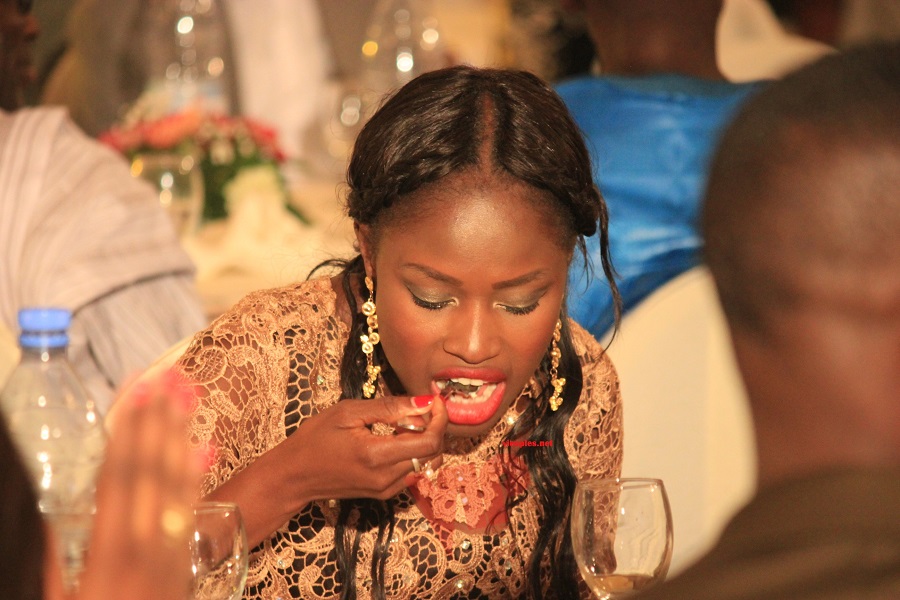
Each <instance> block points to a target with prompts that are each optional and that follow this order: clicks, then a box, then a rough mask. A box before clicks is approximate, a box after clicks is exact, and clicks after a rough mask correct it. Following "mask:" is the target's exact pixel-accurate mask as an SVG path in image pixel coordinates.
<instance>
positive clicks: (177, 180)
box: [131, 152, 204, 238]
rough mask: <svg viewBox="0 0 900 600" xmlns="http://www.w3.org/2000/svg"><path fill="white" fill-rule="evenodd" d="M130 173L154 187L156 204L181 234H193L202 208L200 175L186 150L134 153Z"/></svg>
mask: <svg viewBox="0 0 900 600" xmlns="http://www.w3.org/2000/svg"><path fill="white" fill-rule="evenodd" d="M131 174H132V175H134V176H135V177H141V178H143V179H146V180H147V181H149V182H150V183H152V184H153V185H154V186H155V187H156V191H157V194H158V197H159V203H160V205H161V206H162V207H163V208H165V209H166V212H168V213H169V216H170V217H171V219H172V223H173V224H174V225H175V231H177V232H178V235H179V236H180V237H181V238H187V237H190V236H191V235H193V234H194V233H195V232H196V230H197V227H198V225H199V223H200V216H201V214H202V212H203V195H204V191H203V177H202V176H201V174H200V167H199V165H197V164H196V160H195V159H194V157H193V156H191V155H190V154H179V153H177V152H171V153H169V152H147V153H143V154H139V155H137V156H135V157H134V159H133V160H132V162H131Z"/></svg>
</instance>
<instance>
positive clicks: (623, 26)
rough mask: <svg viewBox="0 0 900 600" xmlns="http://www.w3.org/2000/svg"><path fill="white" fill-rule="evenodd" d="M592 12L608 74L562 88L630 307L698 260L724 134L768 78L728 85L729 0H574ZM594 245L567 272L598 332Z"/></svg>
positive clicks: (574, 301) (600, 290)
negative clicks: (724, 42)
mask: <svg viewBox="0 0 900 600" xmlns="http://www.w3.org/2000/svg"><path fill="white" fill-rule="evenodd" d="M567 5H568V7H569V8H578V9H582V10H583V11H584V16H585V19H586V22H587V24H588V27H589V29H590V32H591V38H592V39H593V41H594V43H595V46H596V51H597V57H598V61H599V65H600V68H601V69H602V74H601V75H585V76H580V77H577V78H573V79H569V80H565V81H562V82H559V83H558V84H557V85H556V89H557V91H558V92H559V94H560V96H562V98H563V100H564V101H565V102H566V104H567V106H568V107H569V110H570V111H571V112H572V114H573V116H574V118H575V121H576V123H577V124H578V126H579V127H580V128H581V129H582V132H583V133H584V135H585V137H586V138H587V141H588V147H589V149H590V151H591V154H592V160H593V167H594V177H595V179H596V181H597V185H598V187H599V188H600V191H601V193H602V194H603V196H604V198H605V200H606V202H607V205H608V207H609V249H610V250H609V251H610V255H611V257H612V263H613V266H614V267H615V269H616V272H617V282H618V284H619V292H620V293H621V295H622V300H623V307H622V308H623V311H624V312H627V311H628V310H629V309H631V308H633V307H634V306H636V305H637V304H638V303H639V302H640V301H641V300H643V299H644V298H646V297H647V296H648V295H649V294H650V293H652V292H653V291H654V290H656V289H657V288H659V287H660V286H661V285H663V284H664V283H666V282H667V281H669V280H671V279H673V278H674V277H676V276H677V275H679V274H681V273H683V272H684V271H687V270H688V269H690V268H692V267H694V266H695V265H697V264H698V263H699V262H700V250H701V248H702V240H701V238H700V234H699V233H698V230H697V225H696V220H697V214H698V210H699V206H700V199H701V197H702V195H703V190H704V185H705V181H706V174H707V163H708V161H709V158H710V155H711V152H712V150H713V149H714V147H715V144H716V141H717V139H718V134H719V132H720V131H721V130H722V129H723V127H724V126H725V125H726V124H727V123H728V122H729V120H730V118H731V116H732V114H733V113H734V112H735V110H736V109H737V108H738V107H739V106H741V105H742V103H743V102H744V101H745V100H746V99H747V98H748V97H749V96H750V95H751V94H752V93H753V92H754V90H757V89H759V87H761V85H762V84H761V83H760V82H751V83H742V84H737V83H731V82H729V81H726V80H725V78H724V77H723V76H722V74H721V72H720V71H719V68H718V66H717V64H716V44H715V33H716V23H717V20H718V16H719V12H720V10H721V6H722V1H721V0H642V1H641V2H634V1H633V0H567ZM586 242H587V257H588V261H589V263H590V264H589V265H588V268H587V269H586V268H585V263H584V261H583V260H582V259H581V257H580V256H577V255H576V258H575V260H573V261H572V267H571V270H570V277H569V279H570V282H569V291H568V298H567V301H568V308H569V313H570V314H571V316H572V317H573V318H574V319H575V320H576V321H578V322H579V323H580V324H581V325H582V326H584V327H585V328H586V329H588V330H589V331H590V332H591V333H592V334H593V335H594V336H596V337H597V338H602V337H604V336H605V335H606V334H607V332H608V331H609V330H610V329H611V328H612V324H613V322H614V320H615V315H616V310H617V308H616V306H615V303H614V301H613V297H612V294H611V293H610V290H609V287H608V284H607V283H606V280H605V279H604V278H603V277H597V276H594V275H593V274H592V272H593V271H596V267H594V265H600V264H601V263H600V254H599V252H600V248H601V244H600V240H599V239H598V238H597V236H593V237H590V238H588V239H587V240H586Z"/></svg>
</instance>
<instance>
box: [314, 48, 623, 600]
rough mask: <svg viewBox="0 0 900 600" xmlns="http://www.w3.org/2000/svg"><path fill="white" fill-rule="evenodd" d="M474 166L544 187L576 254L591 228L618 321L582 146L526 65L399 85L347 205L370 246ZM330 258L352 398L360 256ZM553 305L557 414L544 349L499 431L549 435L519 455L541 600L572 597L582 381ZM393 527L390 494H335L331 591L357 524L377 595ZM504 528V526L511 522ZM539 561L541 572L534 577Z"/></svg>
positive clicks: (360, 367)
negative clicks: (431, 188) (432, 191)
mask: <svg viewBox="0 0 900 600" xmlns="http://www.w3.org/2000/svg"><path fill="white" fill-rule="evenodd" d="M485 148H487V151H485ZM485 162H488V163H490V164H484V163H485ZM475 170H480V171H481V172H489V173H491V174H495V175H494V176H496V177H500V178H509V177H512V178H514V179H516V180H518V181H521V182H523V183H526V184H528V185H530V186H532V187H534V188H535V189H537V190H539V191H542V192H544V194H542V196H543V197H544V198H545V199H546V203H547V206H545V207H542V208H544V209H546V210H547V212H548V214H549V215H551V217H552V218H550V219H548V226H547V232H548V233H549V234H551V235H556V236H558V240H559V243H560V244H561V245H562V246H563V247H567V248H573V247H574V246H577V247H578V249H579V250H580V251H581V252H582V253H584V236H588V235H593V234H594V233H598V234H599V236H600V242H601V247H602V248H603V256H602V268H603V272H604V274H605V276H606V279H607V280H608V281H609V282H610V286H611V289H612V292H613V295H614V297H615V299H616V305H617V314H616V316H617V320H618V312H619V311H618V305H619V304H620V300H619V295H618V290H617V289H616V287H615V284H614V282H613V277H612V275H613V270H612V266H611V263H610V259H609V242H608V238H607V212H606V205H605V203H604V202H603V199H602V198H601V196H600V193H599V191H598V190H597V188H596V186H595V185H594V182H593V178H592V174H591V162H590V158H589V155H588V152H587V148H586V147H585V144H584V141H583V138H582V136H581V133H580V132H579V130H578V128H577V126H576V125H575V123H574V121H573V120H572V118H571V116H570V115H569V112H568V110H567V109H566V108H565V106H564V105H563V103H562V102H561V100H559V98H558V97H557V95H556V93H555V92H553V91H552V90H551V89H550V88H549V87H548V86H547V85H546V84H545V83H544V82H542V81H541V80H540V79H538V78H537V77H535V76H534V75H532V74H530V73H526V72H520V71H504V70H492V69H476V68H473V67H467V66H459V67H452V68H449V69H443V70H440V71H435V72H431V73H427V74H425V75H422V76H420V77H418V78H416V79H415V80H413V81H412V82H411V83H409V84H407V85H406V86H405V87H403V88H402V89H400V90H399V91H398V92H397V93H396V94H395V95H394V96H393V97H391V98H390V99H389V100H388V101H387V102H386V103H385V104H384V105H383V106H382V107H381V109H380V110H379V111H377V112H376V114H375V115H373V117H372V119H370V121H369V122H368V123H367V124H366V126H365V127H364V129H363V130H362V132H361V133H360V135H359V137H358V139H357V141H356V145H355V146H354V150H353V156H352V158H351V161H350V165H349V168H348V176H347V179H348V184H349V193H348V198H347V212H348V214H349V216H350V217H351V218H353V219H354V220H355V221H356V222H358V223H361V224H365V225H369V226H370V227H371V228H372V233H373V235H374V237H375V240H376V247H377V244H378V242H379V241H380V240H379V237H380V236H379V233H380V230H381V227H382V226H383V225H385V224H388V223H396V222H397V220H399V219H404V218H409V217H411V216H414V214H415V211H416V210H418V209H419V206H418V204H417V201H418V200H419V196H417V195H416V194H415V193H414V192H416V191H417V190H420V189H422V188H424V187H425V186H427V185H429V184H432V183H434V182H437V181H440V180H441V179H443V178H445V177H448V176H450V175H455V174H460V173H464V172H467V171H468V172H472V171H475ZM422 208H423V209H424V208H426V207H422ZM598 229H599V232H598ZM536 234H537V232H536ZM336 264H339V266H341V267H342V268H343V275H344V277H343V281H344V291H345V295H346V297H347V299H348V301H349V303H350V311H351V314H353V323H352V325H351V332H350V337H349V339H348V342H347V345H346V347H345V350H344V357H343V362H342V364H341V386H342V396H343V397H344V398H361V397H362V384H363V377H364V373H365V359H364V355H363V353H362V350H361V348H360V342H359V336H360V335H361V334H362V333H364V332H365V328H366V322H365V318H363V317H361V313H359V312H358V308H357V306H356V300H355V299H356V298H357V297H363V298H364V297H367V295H368V292H367V291H366V289H365V287H364V284H363V275H364V265H363V261H362V258H361V257H360V256H357V257H356V258H354V259H353V260H351V261H349V262H346V263H335V262H332V263H331V265H332V266H334V265H336ZM376 303H377V282H376ZM562 313H563V314H561V315H560V317H561V319H562V323H563V329H562V339H561V341H560V351H561V352H562V357H561V359H560V367H559V372H560V375H561V376H563V377H565V378H566V382H567V383H566V387H565V392H564V402H563V404H562V406H561V407H560V409H559V410H558V411H552V410H550V407H549V396H550V390H549V389H547V388H548V387H549V386H547V385H546V382H547V381H548V372H549V357H548V358H545V360H544V361H543V363H542V364H541V366H540V369H539V371H540V372H539V374H538V376H539V381H540V382H541V383H542V384H543V389H542V390H541V392H540V394H539V395H538V397H537V398H535V401H534V402H533V403H532V404H531V406H530V407H529V408H528V409H527V410H526V411H525V413H524V414H523V415H522V416H521V417H520V418H519V419H518V421H517V422H516V425H515V426H514V427H513V429H512V431H510V433H509V434H508V436H507V439H513V438H519V437H522V436H525V435H526V434H528V435H530V437H531V438H533V439H541V440H552V441H553V445H552V446H550V447H546V446H545V447H541V448H539V449H536V451H535V452H529V453H527V454H525V455H524V459H525V461H526V463H527V465H528V468H529V472H530V476H531V480H532V483H533V486H534V490H535V493H536V494H537V497H538V503H539V504H540V506H541V508H542V514H541V519H540V530H539V533H538V537H537V540H536V543H535V547H534V552H533V554H532V556H531V558H530V561H529V564H528V565H527V569H528V572H527V579H528V584H527V585H528V595H529V596H530V597H532V598H541V597H542V595H543V592H542V586H543V585H547V584H549V585H550V586H551V587H552V589H554V590H555V591H556V593H557V595H558V596H559V597H560V598H575V597H577V596H578V585H577V583H576V582H577V577H578V575H577V572H576V566H575V561H574V558H573V554H572V550H571V540H570V534H569V518H568V513H569V507H570V505H571V499H572V494H573V491H574V488H575V475H574V472H573V471H572V466H571V464H570V463H569V460H568V458H567V456H566V454H565V444H564V443H563V433H564V429H565V425H566V423H567V422H568V419H569V416H570V415H571V414H572V411H573V410H574V409H575V407H576V405H577V404H578V401H579V397H580V396H581V390H582V384H583V382H582V374H581V364H580V362H579V359H578V357H577V355H576V354H575V351H574V348H573V346H572V340H571V332H570V330H569V327H568V324H567V323H566V319H565V306H563V309H562ZM377 352H378V353H379V356H378V361H379V364H381V365H384V368H385V371H384V373H385V375H384V376H385V381H386V382H387V383H388V386H389V387H390V391H391V393H395V394H401V393H403V392H404V390H403V388H402V385H401V384H400V382H399V381H398V380H397V378H396V376H395V375H394V374H393V372H392V371H391V369H390V365H389V364H388V363H387V360H386V358H385V356H384V355H383V354H382V353H381V352H380V347H379V350H377ZM498 452H505V453H506V455H507V456H508V454H509V452H510V450H509V448H503V447H501V448H498ZM523 500H524V496H522V497H517V498H509V499H508V500H507V509H509V508H511V507H512V506H515V505H516V504H518V503H520V502H522V501H523ZM357 511H358V514H359V515H360V516H359V518H358V520H357V521H356V523H355V526H356V535H355V537H354V538H353V539H350V532H349V531H348V528H347V524H348V520H349V519H350V517H351V514H354V513H357ZM393 527H394V505H393V502H392V501H387V502H381V501H377V500H371V499H358V500H355V501H342V502H341V511H340V516H339V519H338V523H337V525H336V527H335V552H336V558H337V564H338V569H339V571H340V574H339V580H340V584H341V597H342V598H344V599H351V598H355V597H356V576H355V572H356V560H357V559H356V556H357V550H358V548H359V544H360V533H361V532H363V531H365V530H367V529H372V528H376V529H377V532H378V536H377V542H376V547H375V550H374V553H373V560H372V565H371V579H372V581H373V585H372V594H373V597H375V598H384V597H385V579H384V575H385V564H386V560H387V554H388V547H387V540H389V539H390V538H391V535H392V533H393ZM510 528H511V530H512V531H513V533H515V530H514V528H513V527H512V525H510ZM548 564H549V567H550V581H549V582H547V581H544V582H542V574H545V570H546V565H548Z"/></svg>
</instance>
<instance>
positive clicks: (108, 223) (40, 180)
mask: <svg viewBox="0 0 900 600" xmlns="http://www.w3.org/2000/svg"><path fill="white" fill-rule="evenodd" d="M27 8H28V7H27V3H22V2H18V1H15V0H2V2H0V31H2V32H3V38H2V39H3V43H2V46H0V64H3V65H6V66H9V67H10V68H9V69H6V68H5V69H4V71H3V73H2V78H0V97H3V98H13V99H21V98H22V97H23V95H22V85H23V84H24V83H27V82H28V81H30V80H31V79H32V78H33V75H34V73H33V67H32V65H31V62H30V60H28V57H29V56H30V54H29V51H30V43H31V42H32V41H33V39H34V38H35V36H36V35H37V24H36V22H35V20H34V19H33V17H32V16H30V15H29V14H28V13H27V12H23V10H24V9H27ZM14 108H16V106H15V103H12V104H9V105H7V106H5V107H4V109H5V110H4V111H3V112H0V182H2V186H0V247H2V248H3V252H2V253H0V257H2V258H0V263H2V268H0V326H2V327H3V328H4V329H5V330H6V333H5V334H4V335H0V340H5V341H6V344H4V346H3V347H2V348H0V382H2V380H5V377H6V375H7V374H8V372H9V370H10V369H11V368H12V365H14V364H15V362H16V360H17V358H16V351H15V348H14V346H12V345H11V343H13V340H14V336H12V335H8V332H11V331H14V330H15V329H16V318H17V317H16V315H17V313H18V310H19V308H21V307H23V306H61V307H65V308H68V309H69V310H71V311H72V312H73V314H74V318H73V324H72V329H71V346H70V348H71V352H70V358H71V360H72V363H73V365H74V367H75V369H76V370H77V372H78V374H79V375H80V376H81V378H82V379H83V380H84V383H85V384H86V385H87V386H88V388H89V391H90V393H91V395H92V396H93V397H94V399H95V400H96V401H97V405H98V406H99V407H100V408H101V410H102V411H103V412H105V411H106V409H107V408H108V407H109V405H110V403H111V402H112V399H113V390H114V389H115V388H116V387H117V386H118V385H120V384H121V383H122V382H123V381H124V380H125V378H126V377H128V376H130V375H131V374H132V373H134V372H135V371H138V370H141V369H144V368H145V367H147V365H149V364H150V363H151V362H152V361H153V359H155V358H156V357H157V356H158V355H159V354H161V353H162V352H163V351H164V350H165V349H166V348H168V347H169V346H170V345H172V344H174V343H175V342H176V341H178V340H180V339H181V338H183V337H185V336H187V335H188V334H190V333H193V332H194V331H197V330H198V329H201V328H202V327H203V326H204V325H205V324H206V318H205V316H204V315H203V311H202V309H201V306H200V302H199V299H198V296H197V293H196V290H195V288H194V281H193V265H192V263H191V261H190V259H189V258H188V256H187V254H185V252H184V251H183V250H182V249H181V247H180V245H179V243H178V239H177V238H176V236H175V232H174V230H173V227H172V223H171V221H170V219H169V217H168V215H167V214H166V213H165V212H164V210H163V209H162V207H161V206H160V205H159V202H158V201H157V198H156V196H155V194H154V193H153V192H152V191H151V189H150V187H149V186H148V185H147V184H146V183H144V182H142V181H139V180H136V179H134V178H132V176H131V175H130V173H129V172H128V168H127V166H126V164H125V162H124V161H123V160H122V159H121V157H119V156H117V155H116V154H114V153H113V152H112V151H111V150H109V149H108V148H106V147H104V146H102V145H101V144H99V143H98V142H95V141H94V140H91V139H89V138H88V137H87V136H85V135H84V134H83V133H82V132H81V131H79V130H78V129H77V128H76V127H75V126H74V125H73V124H72V123H71V122H70V121H69V119H68V118H67V117H66V114H65V112H64V111H63V110H62V109H58V108H21V109H17V110H12V109H14ZM9 110H11V111H12V112H5V111H9Z"/></svg>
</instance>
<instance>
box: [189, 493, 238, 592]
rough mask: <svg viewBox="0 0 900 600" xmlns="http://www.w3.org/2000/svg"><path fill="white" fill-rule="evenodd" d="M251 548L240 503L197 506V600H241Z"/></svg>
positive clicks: (194, 565)
mask: <svg viewBox="0 0 900 600" xmlns="http://www.w3.org/2000/svg"><path fill="white" fill-rule="evenodd" d="M248 561H249V549H248V548H247V534H246V532H245V531H244V521H243V519H242V518H241V511H240V510H239V509H238V506H237V504H234V503H231V502H201V503H199V504H197V505H196V506H195V507H194V532H193V534H192V536H191V569H192V572H193V598H194V599H195V600H239V599H240V597H241V595H242V594H243V593H244V585H245V584H246V583H247V568H248Z"/></svg>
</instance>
